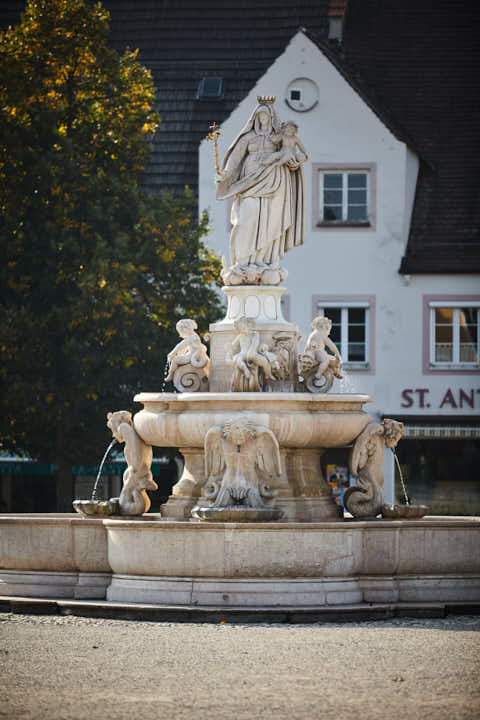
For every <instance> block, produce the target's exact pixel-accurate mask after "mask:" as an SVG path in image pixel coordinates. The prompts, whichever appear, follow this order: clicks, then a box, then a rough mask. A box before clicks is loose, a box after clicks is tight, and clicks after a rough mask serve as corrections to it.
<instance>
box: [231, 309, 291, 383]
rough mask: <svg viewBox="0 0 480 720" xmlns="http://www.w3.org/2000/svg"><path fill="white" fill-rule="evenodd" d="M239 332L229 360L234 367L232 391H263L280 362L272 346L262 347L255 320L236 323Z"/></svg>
mask: <svg viewBox="0 0 480 720" xmlns="http://www.w3.org/2000/svg"><path fill="white" fill-rule="evenodd" d="M233 327H234V328H235V330H236V331H237V332H238V335H237V337H236V338H235V339H234V340H233V342H232V345H231V348H230V354H229V357H228V358H227V361H228V362H230V363H231V364H232V365H233V373H232V379H231V382H230V391H231V392H261V391H262V390H263V389H264V387H265V384H266V382H267V381H268V380H270V379H272V380H273V370H276V369H277V367H278V369H279V365H278V362H277V360H276V357H275V355H274V354H273V353H270V352H269V349H268V346H267V345H265V344H262V345H261V344H260V333H259V332H258V331H257V330H255V321H254V320H252V319H251V318H246V317H244V316H242V317H240V318H238V320H235V322H234V323H233Z"/></svg>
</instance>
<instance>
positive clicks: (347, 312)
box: [314, 296, 374, 370]
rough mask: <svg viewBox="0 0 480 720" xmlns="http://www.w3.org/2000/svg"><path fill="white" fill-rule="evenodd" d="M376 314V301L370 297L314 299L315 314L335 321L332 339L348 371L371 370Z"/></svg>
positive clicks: (333, 322)
mask: <svg viewBox="0 0 480 720" xmlns="http://www.w3.org/2000/svg"><path fill="white" fill-rule="evenodd" d="M373 311H374V299H373V298H370V297H367V298H365V299H355V300H354V299H351V300H348V299H344V300H342V301H338V300H335V299H332V298H331V297H330V298H329V299H325V297H321V296H315V301H314V315H325V316H326V317H328V318H330V320H331V321H332V329H331V332H330V337H331V339H332V340H333V342H334V343H335V345H336V346H337V347H338V349H339V351H340V354H341V356H342V360H343V364H344V365H345V366H346V367H347V368H351V369H354V370H371V369H372V355H373V337H374V336H373V325H372V314H373Z"/></svg>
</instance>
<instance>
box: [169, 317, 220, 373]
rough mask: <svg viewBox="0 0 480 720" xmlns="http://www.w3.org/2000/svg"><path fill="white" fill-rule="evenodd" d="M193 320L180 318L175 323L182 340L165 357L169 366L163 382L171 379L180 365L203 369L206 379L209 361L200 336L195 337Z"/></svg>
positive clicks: (195, 327) (195, 325) (195, 324)
mask: <svg viewBox="0 0 480 720" xmlns="http://www.w3.org/2000/svg"><path fill="white" fill-rule="evenodd" d="M197 327H198V326H197V323H196V322H195V320H190V319H189V318H182V320H179V321H178V322H177V325H176V328H177V332H178V334H179V335H180V337H181V338H183V340H181V341H180V342H179V343H178V344H177V345H175V347H174V348H173V350H172V351H171V352H169V353H168V355H167V360H168V362H169V364H170V368H169V372H168V375H167V377H166V378H165V381H170V380H172V379H173V376H174V374H175V371H176V370H178V368H179V367H180V366H182V365H189V364H190V365H193V367H196V368H205V374H206V375H207V377H208V369H209V364H210V360H209V357H208V355H207V348H206V346H205V345H204V344H203V343H202V341H201V339H200V336H199V335H197V333H196V332H195V330H196V329H197Z"/></svg>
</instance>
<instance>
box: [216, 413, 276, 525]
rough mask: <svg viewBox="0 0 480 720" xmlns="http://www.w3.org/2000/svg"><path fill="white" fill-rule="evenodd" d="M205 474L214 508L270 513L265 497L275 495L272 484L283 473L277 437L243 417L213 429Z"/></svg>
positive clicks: (265, 428) (232, 419)
mask: <svg viewBox="0 0 480 720" xmlns="http://www.w3.org/2000/svg"><path fill="white" fill-rule="evenodd" d="M205 474H206V477H207V487H206V490H205V497H206V498H208V499H209V500H211V501H213V507H214V508H225V507H230V506H232V505H233V506H235V505H243V506H246V507H249V508H255V509H257V510H258V509H262V508H265V509H268V510H271V508H270V507H268V506H266V505H265V504H264V502H263V500H262V498H271V497H272V496H273V495H274V494H275V491H274V490H272V489H271V488H270V487H269V482H271V481H272V480H274V479H275V478H277V477H279V476H280V474H281V464H280V450H279V446H278V441H277V438H276V437H275V435H274V434H273V432H272V431H271V430H269V429H268V428H267V427H264V426H263V425H257V424H256V423H255V422H254V421H252V420H251V419H250V418H248V417H245V416H244V415H238V416H236V417H233V418H231V419H230V420H227V421H226V422H225V423H224V424H223V425H221V426H215V427H212V428H210V430H209V431H208V432H207V434H206V436H205ZM280 514H281V513H280ZM279 516H280V515H279Z"/></svg>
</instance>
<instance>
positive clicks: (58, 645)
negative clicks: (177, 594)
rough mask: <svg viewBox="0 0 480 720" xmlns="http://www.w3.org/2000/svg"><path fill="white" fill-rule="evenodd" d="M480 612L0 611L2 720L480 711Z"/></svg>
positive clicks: (436, 719)
mask: <svg viewBox="0 0 480 720" xmlns="http://www.w3.org/2000/svg"><path fill="white" fill-rule="evenodd" d="M479 630H480V617H478V616H476V617H475V616H448V617H447V618H444V619H429V620H424V619H418V620H416V619H415V620H414V619H406V618H398V619H391V620H386V621H373V622H365V623H346V624H324V625H321V624H313V625H240V624H239V625H231V624H228V623H227V624H221V623H220V624H217V625H213V624H208V625H207V624H205V625H203V624H196V625H194V624H186V623H182V624H175V623H158V622H138V621H137V622H135V621H125V620H106V619H98V618H95V619H89V618H81V617H69V616H66V617H62V616H56V615H53V616H38V615H20V614H12V613H1V614H0V678H1V680H0V717H1V718H22V720H28V719H29V718H42V720H43V719H45V720H57V719H63V718H65V719H68V720H71V719H73V720H75V719H77V718H78V719H82V720H83V719H86V720H97V719H98V720H100V719H101V720H104V719H105V718H114V719H115V720H117V719H118V720H123V719H124V718H125V719H126V720H133V719H134V718H135V720H144V719H145V720H150V718H152V719H153V718H155V719H157V718H166V719H168V720H183V719H184V718H195V720H215V719H216V718H230V719H232V720H244V719H245V720H247V719H248V720H250V719H251V718H262V719H263V718H275V720H283V719H284V718H285V719H286V718H288V719H289V720H290V719H291V718H295V720H298V719H300V720H307V719H308V720H311V719H312V718H322V719H323V718H326V719H327V720H329V719H330V718H331V719H332V720H333V719H335V720H343V718H345V719H350V718H352V720H353V719H354V718H355V720H359V718H368V719H369V720H371V719H372V720H376V719H377V718H378V719H380V718H381V719H382V720H389V719H390V718H392V719H393V718H395V719H396V720H399V719H400V720H408V719H410V718H412V719H413V718H415V720H417V719H418V718H420V719H421V720H427V719H428V718H432V720H442V719H443V718H445V719H447V718H448V720H456V719H457V718H462V719H463V718H469V719H470V718H478V717H479V716H480V634H479Z"/></svg>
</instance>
